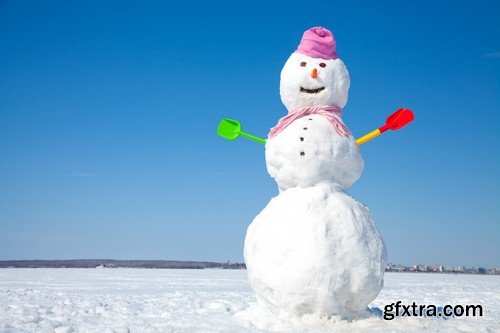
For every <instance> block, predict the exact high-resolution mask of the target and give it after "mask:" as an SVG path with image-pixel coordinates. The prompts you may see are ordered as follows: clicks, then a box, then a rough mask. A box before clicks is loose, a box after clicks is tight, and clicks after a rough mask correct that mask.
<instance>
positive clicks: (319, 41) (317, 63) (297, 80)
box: [280, 27, 350, 110]
mask: <svg viewBox="0 0 500 333" xmlns="http://www.w3.org/2000/svg"><path fill="white" fill-rule="evenodd" d="M349 85H350V79H349V72H348V71H347V68H346V67H345V65H344V63H343V62H342V60H340V59H339V58H338V56H337V53H336V49H335V39H334V37H333V34H332V33H331V32H330V31H329V30H327V29H324V28H321V27H315V28H311V29H309V30H307V31H306V32H304V36H303V37H302V41H301V43H300V45H299V47H298V49H297V51H295V52H294V53H292V55H291V56H290V58H288V60H287V62H286V63H285V66H284V67H283V69H282V70H281V81H280V95H281V100H282V101H283V104H285V106H286V107H287V109H288V110H291V109H296V108H304V107H310V106H320V105H329V106H338V107H340V108H343V107H344V106H345V104H346V103H347V95H348V92H349Z"/></svg>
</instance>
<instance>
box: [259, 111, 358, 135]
mask: <svg viewBox="0 0 500 333" xmlns="http://www.w3.org/2000/svg"><path fill="white" fill-rule="evenodd" d="M310 114H319V115H322V116H323V117H325V118H326V120H328V121H329V122H330V124H332V126H333V128H334V129H335V131H336V132H337V133H338V134H339V135H343V136H349V135H351V132H350V131H349V129H348V128H347V127H346V126H345V125H344V123H343V122H342V120H340V117H342V109H341V108H339V107H337V106H326V105H324V106H312V107H308V108H302V109H293V110H291V111H290V112H288V114H287V115H286V116H284V117H283V118H281V119H280V120H279V121H278V124H277V125H276V126H274V127H273V128H271V131H270V132H269V134H268V136H267V137H268V138H269V139H271V138H274V137H275V136H276V135H278V134H279V133H281V131H283V130H284V129H285V128H286V127H287V126H288V125H290V124H291V123H292V122H294V121H295V120H297V119H299V118H302V117H304V116H307V115H310Z"/></svg>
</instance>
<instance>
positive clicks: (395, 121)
mask: <svg viewBox="0 0 500 333" xmlns="http://www.w3.org/2000/svg"><path fill="white" fill-rule="evenodd" d="M413 119H415V116H414V115H413V111H411V110H409V109H399V110H398V111H396V112H394V113H393V114H391V115H390V116H389V117H388V118H387V120H386V126H387V127H389V128H390V129H391V130H398V129H400V128H401V127H403V126H405V125H406V124H408V123H410V122H412V121H413Z"/></svg>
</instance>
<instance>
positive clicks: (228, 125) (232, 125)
mask: <svg viewBox="0 0 500 333" xmlns="http://www.w3.org/2000/svg"><path fill="white" fill-rule="evenodd" d="M240 132H241V124H240V123H239V122H238V121H237V120H234V119H229V118H224V119H222V120H221V122H220V123H219V126H217V134H219V135H220V136H222V137H223V138H224V139H228V140H234V139H236V138H237V137H238V136H239V135H240Z"/></svg>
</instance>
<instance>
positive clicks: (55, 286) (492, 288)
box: [0, 268, 500, 332]
mask: <svg viewBox="0 0 500 333" xmlns="http://www.w3.org/2000/svg"><path fill="white" fill-rule="evenodd" d="M398 300H400V301H402V302H403V304H410V303H412V302H416V303H417V304H435V305H437V306H443V305H446V304H452V305H458V304H460V305H466V304H481V305H482V306H483V310H484V313H483V317H475V318H473V317H460V318H450V319H448V320H444V319H441V318H417V317H410V318H408V317H405V318H401V317H399V318H395V319H394V320H392V321H388V320H384V319H382V318H381V317H379V316H373V317H371V318H367V319H361V320H356V321H351V322H349V321H344V320H340V319H338V318H335V317H334V318H329V319H326V318H314V317H302V318H300V319H299V318H276V317H274V316H272V315H270V314H267V313H265V312H263V311H262V310H260V309H259V308H258V307H257V305H256V302H255V298H254V296H253V293H252V290H251V289H250V285H249V283H248V280H247V277H246V271H238V270H215V269H206V270H164V269H162V270H155V269H106V268H104V269H69V268H67V269H21V268H17V269H15V268H14V269H0V332H19V331H21V332H23V331H25V332H53V331H56V332H72V331H77V332H80V331H84V332H85V331H86V332H88V331H99V332H266V331H282V332H310V331H313V332H344V331H354V332H389V331H393V332H418V331H431V332H432V331H441V332H500V277H499V276H477V275H446V274H405V273H392V274H391V273H388V274H386V277H385V287H384V289H383V290H382V292H381V294H380V295H379V297H378V298H377V299H376V300H375V301H374V302H373V303H372V304H371V305H370V307H378V308H380V309H383V307H384V305H385V304H390V303H393V302H396V301H398Z"/></svg>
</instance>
